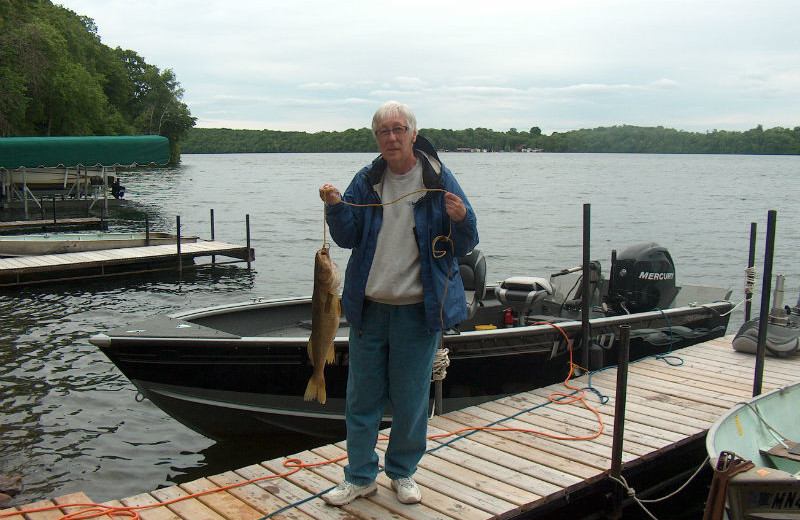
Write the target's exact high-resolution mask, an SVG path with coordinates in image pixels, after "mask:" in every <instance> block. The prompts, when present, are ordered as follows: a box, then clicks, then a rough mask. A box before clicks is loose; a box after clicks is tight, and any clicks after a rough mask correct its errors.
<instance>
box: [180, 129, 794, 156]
mask: <svg viewBox="0 0 800 520" xmlns="http://www.w3.org/2000/svg"><path fill="white" fill-rule="evenodd" d="M419 133H420V134H421V135H424V136H425V137H426V138H428V139H429V140H430V141H431V142H432V143H434V145H435V146H436V147H437V148H438V149H439V150H442V151H453V152H456V151H459V152H465V153H469V152H472V153H475V152H476V151H480V152H484V151H485V152H522V153H539V152H542V153H547V152H551V153H552V152H562V153H564V152H566V153H653V154H723V155H800V126H796V127H794V128H793V129H789V128H782V127H775V128H770V129H767V130H764V129H763V128H762V127H761V125H759V126H757V127H755V128H752V129H750V130H746V131H743V132H732V131H726V130H713V131H711V132H705V133H701V132H686V131H683V130H675V129H671V128H665V127H662V126H658V127H641V126H631V125H622V126H612V127H599V128H593V129H581V130H570V131H568V132H553V133H552V134H550V135H544V134H542V133H541V131H540V130H539V128H538V127H533V128H531V129H530V130H529V131H517V130H516V129H513V128H512V129H511V130H509V131H508V132H497V131H494V130H489V129H486V128H475V129H473V128H468V129H465V130H440V129H431V128H422V129H420V130H419ZM180 146H181V153H186V154H211V153H320V152H325V153H336V152H365V153H366V152H374V153H377V152H378V148H377V146H376V144H375V139H374V138H373V136H372V132H371V130H369V129H368V128H361V129H358V130H356V129H352V128H351V129H348V130H345V131H341V132H315V133H308V132H298V131H280V130H233V129H229V128H192V129H191V130H190V131H189V132H188V136H187V137H186V138H185V139H184V140H182V141H181V143H180Z"/></svg>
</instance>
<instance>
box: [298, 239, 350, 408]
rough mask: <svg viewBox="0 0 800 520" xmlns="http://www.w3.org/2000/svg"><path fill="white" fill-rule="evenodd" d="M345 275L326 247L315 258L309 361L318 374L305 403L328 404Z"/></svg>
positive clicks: (309, 382) (307, 393)
mask: <svg viewBox="0 0 800 520" xmlns="http://www.w3.org/2000/svg"><path fill="white" fill-rule="evenodd" d="M340 283H341V275H340V274H339V268H338V267H336V263H335V262H334V261H333V259H332V258H331V255H330V251H329V248H328V247H325V246H323V247H322V248H321V249H320V250H319V251H317V254H316V256H315V257H314V293H313V295H312V297H311V336H310V337H309V338H308V357H309V358H310V359H311V365H312V366H313V367H314V371H313V373H312V374H311V378H309V380H308V386H307V387H306V393H305V395H304V396H303V399H304V400H306V401H312V400H314V399H316V400H317V401H319V402H320V403H321V404H325V401H326V400H327V393H326V392H325V364H326V363H328V364H330V363H333V361H334V350H333V338H335V337H336V332H337V331H338V330H339V317H340V316H341V315H342V303H341V300H340V299H339V284H340Z"/></svg>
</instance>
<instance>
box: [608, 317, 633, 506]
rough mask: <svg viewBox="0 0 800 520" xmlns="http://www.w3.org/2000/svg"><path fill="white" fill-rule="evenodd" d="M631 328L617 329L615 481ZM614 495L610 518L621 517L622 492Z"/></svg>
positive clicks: (619, 472)
mask: <svg viewBox="0 0 800 520" xmlns="http://www.w3.org/2000/svg"><path fill="white" fill-rule="evenodd" d="M630 337H631V326H630V325H621V326H620V328H619V339H620V342H619V356H618V361H617V389H616V394H615V397H614V437H613V441H612V445H611V469H610V475H611V476H612V477H614V478H616V479H619V478H620V477H621V476H622V445H623V440H624V434H625V402H626V400H627V396H628V359H629V348H630ZM616 489H617V492H615V493H614V496H615V504H614V514H613V515H611V517H612V518H621V517H622V492H621V488H619V487H617V488H616Z"/></svg>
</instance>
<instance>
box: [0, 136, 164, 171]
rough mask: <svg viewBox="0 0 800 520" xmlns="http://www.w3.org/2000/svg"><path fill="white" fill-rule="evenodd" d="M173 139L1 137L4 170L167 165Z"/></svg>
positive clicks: (1, 166) (149, 137)
mask: <svg viewBox="0 0 800 520" xmlns="http://www.w3.org/2000/svg"><path fill="white" fill-rule="evenodd" d="M168 162H169V139H167V138H166V137H162V136H160V135H113V136H92V137H0V168H5V169H7V170H16V169H18V168H23V167H24V168H39V167H56V166H61V167H64V166H66V167H73V166H77V165H79V164H80V165H82V166H115V165H119V166H130V165H134V164H139V165H148V164H153V163H155V164H167V163H168Z"/></svg>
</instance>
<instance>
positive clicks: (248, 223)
mask: <svg viewBox="0 0 800 520" xmlns="http://www.w3.org/2000/svg"><path fill="white" fill-rule="evenodd" d="M245 227H247V269H248V270H249V269H250V268H251V264H252V262H253V258H252V255H251V254H250V214H249V213H248V214H247V215H245Z"/></svg>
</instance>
